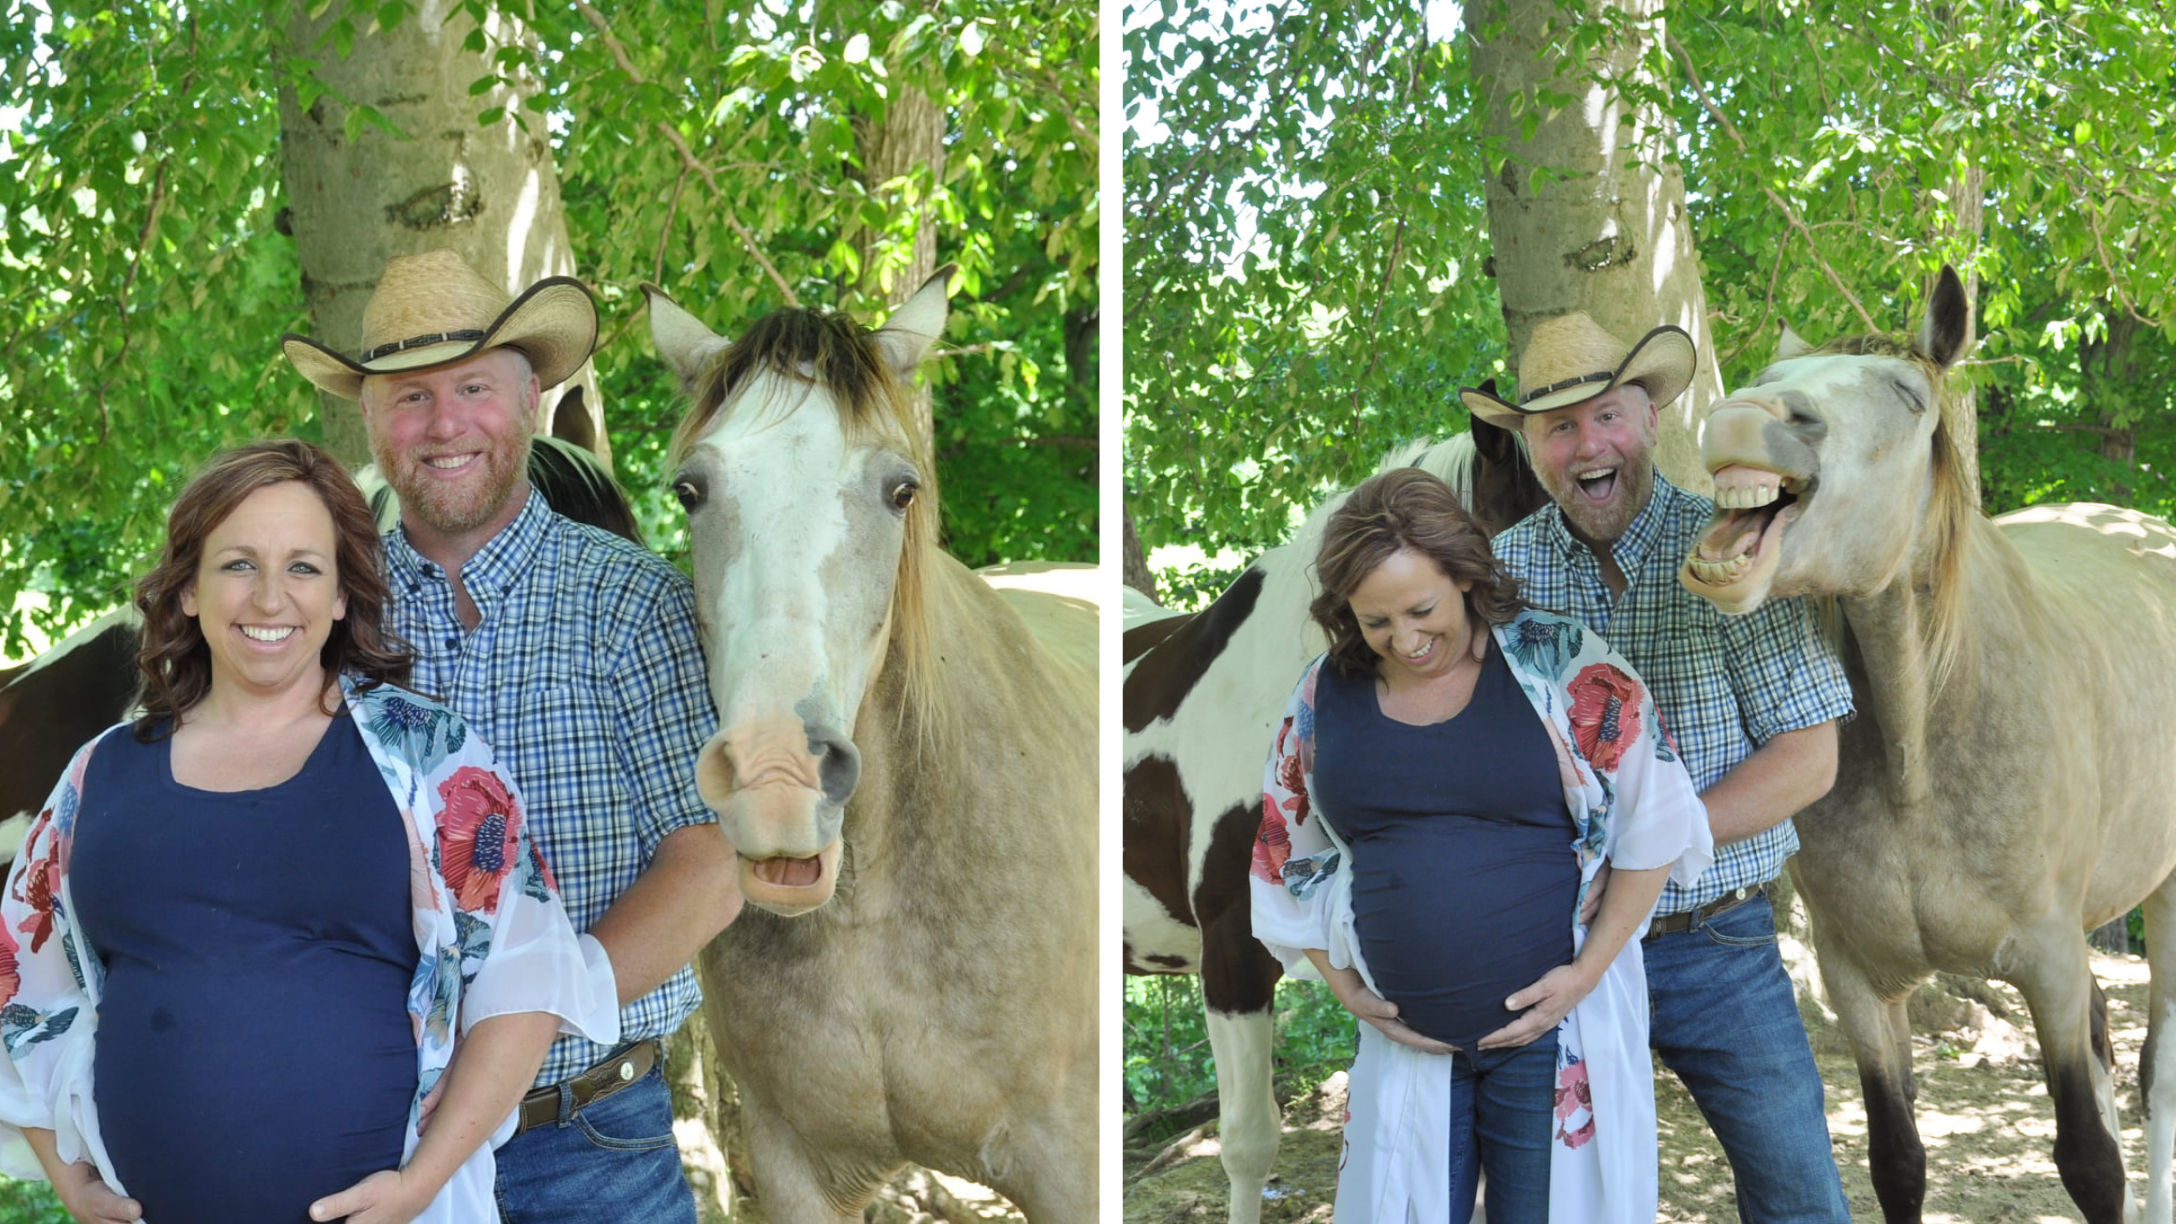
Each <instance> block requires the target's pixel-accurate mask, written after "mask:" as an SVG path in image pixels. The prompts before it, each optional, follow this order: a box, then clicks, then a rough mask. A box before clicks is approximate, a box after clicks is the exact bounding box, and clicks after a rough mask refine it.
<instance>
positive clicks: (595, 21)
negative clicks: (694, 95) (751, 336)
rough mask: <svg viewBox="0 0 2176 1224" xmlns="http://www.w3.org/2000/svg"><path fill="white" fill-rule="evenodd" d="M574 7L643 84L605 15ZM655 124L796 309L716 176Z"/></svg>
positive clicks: (670, 129) (581, 3)
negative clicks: (700, 178)
mask: <svg viewBox="0 0 2176 1224" xmlns="http://www.w3.org/2000/svg"><path fill="white" fill-rule="evenodd" d="M574 7H575V10H576V11H577V12H579V13H581V14H582V18H583V20H585V21H587V22H589V24H590V25H591V26H593V27H595V29H596V31H597V35H598V37H600V38H602V39H604V45H605V49H606V50H609V51H610V52H611V53H612V62H613V63H616V64H618V65H619V66H620V71H621V72H624V73H626V74H627V79H628V80H630V81H633V82H634V83H635V84H637V85H642V84H646V83H647V80H646V78H644V77H643V75H642V74H641V73H640V72H637V71H636V70H635V62H634V60H632V59H630V58H628V55H627V48H625V47H623V46H621V45H620V40H619V37H618V36H617V35H615V34H613V33H612V26H611V24H610V23H608V22H607V21H605V19H604V14H602V13H600V12H598V11H597V10H596V8H595V7H594V6H593V5H591V4H590V3H589V0H574ZM656 126H657V130H658V131H659V132H660V133H662V134H663V135H664V137H665V140H666V142H667V143H669V144H671V145H672V147H673V148H674V149H675V150H677V151H678V152H679V154H680V164H681V165H682V166H683V167H685V168H687V169H689V170H693V171H694V172H695V173H697V174H700V175H702V176H703V181H704V182H706V183H708V184H710V194H711V197H712V199H714V200H716V201H717V202H718V203H719V205H720V207H719V209H718V215H719V216H721V217H723V218H724V219H725V223H726V224H727V225H728V226H731V227H732V230H733V233H734V234H736V235H738V236H739V238H740V241H741V245H742V246H744V247H746V248H747V249H748V255H749V257H750V258H752V259H754V260H755V261H756V263H757V265H758V266H760V267H761V268H762V269H763V272H764V274H765V275H766V276H769V277H770V278H771V283H772V284H774V285H776V286H778V292H779V293H780V295H782V296H783V297H784V298H785V299H786V305H788V306H792V307H796V308H798V307H799V306H800V305H801V299H800V298H799V297H798V296H796V295H795V294H794V292H793V286H792V285H789V284H787V283H786V278H785V277H783V276H781V275H779V273H778V266H777V265H776V264H773V263H772V262H771V261H770V259H769V257H767V256H766V255H764V253H763V252H762V250H761V249H759V248H758V247H757V246H756V238H755V235H754V234H751V233H749V232H748V227H747V226H745V225H742V224H741V223H740V218H738V217H735V216H734V215H733V212H732V210H731V209H729V208H725V207H723V205H724V202H725V193H724V192H723V191H721V190H720V189H719V187H718V179H717V176H716V175H714V174H712V173H711V172H710V167H708V166H706V165H704V164H703V163H702V162H701V161H700V160H698V159H697V158H696V156H695V153H694V151H693V150H691V149H689V148H688V142H687V141H686V140H685V139H683V138H682V137H681V135H680V130H679V129H678V128H675V127H674V126H673V125H671V124H669V123H667V122H665V121H664V120H662V119H660V120H658V122H657V125H656Z"/></svg>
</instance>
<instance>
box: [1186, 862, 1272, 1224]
mask: <svg viewBox="0 0 2176 1224" xmlns="http://www.w3.org/2000/svg"><path fill="white" fill-rule="evenodd" d="M1205 925H1206V927H1207V930H1206V931H1205V932H1204V934H1203V938H1202V964H1201V994H1202V1002H1203V1003H1204V1004H1205V1005H1206V1007H1207V1009H1208V1027H1209V1050H1210V1054H1211V1056H1212V1057H1213V1058H1214V1059H1215V1060H1216V1092H1217V1142H1218V1146H1219V1148H1220V1149H1221V1157H1222V1159H1223V1162H1224V1176H1225V1178H1226V1179H1227V1180H1228V1181H1229V1182H1230V1183H1231V1203H1230V1224H1258V1222H1259V1221H1260V1220H1261V1218H1262V1187H1263V1186H1265V1185H1266V1184H1268V1182H1269V1169H1270V1166H1271V1165H1272V1164H1274V1163H1275V1162H1276V1160H1277V1139H1278V1133H1279V1130H1280V1129H1281V1126H1282V1123H1283V1116H1282V1115H1281V1114H1280V1113H1279V1111H1278V1109H1277V1097H1276V1095H1275V1093H1274V1092H1272V1091H1271V1071H1272V1066H1271V1060H1270V1039H1271V1036H1272V1033H1273V1031H1274V1024H1273V1021H1274V1019H1275V1016H1276V1001H1277V979H1278V978H1279V977H1280V976H1282V975H1283V970H1282V969H1281V968H1280V967H1279V966H1278V964H1277V960H1276V958H1275V957H1273V956H1271V955H1270V954H1269V950H1268V949H1267V948H1264V947H1263V946H1262V945H1261V944H1260V943H1258V942H1257V941H1256V940H1255V938H1254V932H1253V924H1252V923H1251V922H1249V921H1248V916H1247V911H1246V909H1245V907H1244V904H1243V903H1242V904H1241V905H1238V906H1234V907H1233V908H1231V909H1227V910H1226V911H1225V912H1224V913H1223V914H1221V915H1218V916H1217V918H1216V919H1215V920H1214V921H1212V922H1208V923H1206V924H1205Z"/></svg>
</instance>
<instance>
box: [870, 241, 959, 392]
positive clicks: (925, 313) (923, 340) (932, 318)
mask: <svg viewBox="0 0 2176 1224" xmlns="http://www.w3.org/2000/svg"><path fill="white" fill-rule="evenodd" d="M959 270H960V266H959V265H958V264H946V265H945V266H943V267H941V268H939V269H937V270H936V271H935V272H934V273H932V274H931V275H930V278H929V279H928V280H926V281H924V282H922V287H921V288H920V289H918V290H916V291H915V294H914V296H913V297H910V298H908V299H907V300H906V302H905V303H904V304H903V305H901V306H900V307H899V309H897V310H895V311H893V312H892V317H891V318H889V319H886V320H885V321H884V326H883V327H881V328H879V329H877V333H876V343H877V347H878V348H879V349H881V350H883V353H884V359H885V360H886V361H889V362H891V366H892V370H893V372H895V373H897V374H898V375H899V377H901V378H907V377H910V376H912V375H913V373H914V369H915V367H916V366H919V365H921V364H922V358H923V357H925V356H927V355H928V354H929V346H930V345H932V344H934V343H936V341H937V337H938V336H941V335H943V334H944V318H945V314H946V313H947V311H949V309H950V307H949V306H948V305H947V304H946V299H948V298H949V297H951V295H952V278H953V277H954V276H955V275H957V274H958V273H959Z"/></svg>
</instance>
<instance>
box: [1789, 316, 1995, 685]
mask: <svg viewBox="0 0 2176 1224" xmlns="http://www.w3.org/2000/svg"><path fill="white" fill-rule="evenodd" d="M1814 351H1815V352H1817V353H1831V354H1837V355H1841V356H1847V357H1893V358H1896V359H1897V360H1900V361H1909V362H1911V363H1912V364H1914V365H1916V366H1918V367H1919V368H1920V370H1921V371H1923V372H1924V373H1925V374H1926V376H1927V384H1928V385H1929V386H1931V387H1933V388H1934V389H1935V395H1936V398H1937V400H1938V402H1937V403H1936V405H1935V411H1936V412H1937V413H1939V414H1940V415H1939V416H1938V417H1937V418H1936V424H1935V427H1934V438H1933V442H1932V449H1933V453H1932V455H1931V456H1930V457H1929V463H1930V465H1931V476H1932V479H1933V482H1934V491H1933V496H1932V497H1931V498H1930V499H1929V501H1928V504H1927V523H1926V527H1925V530H1929V531H1932V532H1933V533H1934V541H1933V543H1934V570H1933V572H1932V573H1931V574H1929V575H1927V576H1926V584H1925V589H1926V592H1927V597H1928V607H1927V613H1926V616H1925V617H1924V618H1923V619H1922V621H1921V623H1922V624H1923V625H1924V626H1925V640H1924V641H1923V643H1922V645H1923V646H1924V647H1925V651H1926V654H1925V667H1926V679H1927V692H1928V694H1929V695H1930V696H1931V695H1933V694H1937V693H1940V692H1941V691H1942V689H1943V688H1944V686H1946V685H1947V684H1948V683H1949V682H1950V680H1951V679H1953V678H1957V677H1958V675H1959V665H1960V664H1962V663H1964V662H1966V659H1965V657H1964V646H1965V617H1964V611H1965V608H1964V573H1965V550H1966V549H1967V548H1969V547H1970V546H1971V542H1972V531H1971V526H1972V520H1973V519H1974V518H1976V517H1977V516H1978V515H1979V502H1978V500H1977V499H1976V498H1974V497H1973V496H1972V490H1971V489H1970V488H1969V487H1968V486H1967V485H1966V483H1965V463H1964V454H1963V452H1962V451H1960V450H1959V449H1958V447H1957V439H1956V435H1955V434H1954V433H1953V432H1952V426H1953V424H1954V421H1955V416H1954V411H1955V406H1956V400H1957V395H1956V392H1955V391H1954V390H1953V389H1952V388H1951V386H1950V384H1949V380H1948V378H1947V377H1945V375H1946V371H1944V369H1943V368H1942V367H1941V366H1939V365H1937V364H1935V363H1934V361H1933V360H1931V359H1930V358H1928V357H1927V355H1926V354H1924V353H1922V352H1920V351H1919V348H1918V345H1917V344H1916V342H1915V341H1914V339H1913V337H1911V336H1909V335H1905V334H1883V333H1871V334H1868V335H1862V336H1844V337H1842V338H1839V339H1836V340H1831V341H1829V342H1828V343H1827V344H1824V345H1822V346H1821V347H1820V348H1818V349H1816V350H1814ZM1968 678H1969V677H1967V679H1968Z"/></svg>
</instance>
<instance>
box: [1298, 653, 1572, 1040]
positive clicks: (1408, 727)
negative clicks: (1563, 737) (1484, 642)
mask: <svg viewBox="0 0 2176 1224" xmlns="http://www.w3.org/2000/svg"><path fill="white" fill-rule="evenodd" d="M1313 794H1314V798H1315V801H1316V809H1317V810H1318V811H1320V812H1321V813H1322V814H1323V818H1324V819H1325V820H1328V821H1329V822H1330V825H1331V827H1332V828H1334V829H1336V830H1337V833H1338V836H1340V837H1342V838H1344V839H1345V843H1346V845H1348V846H1350V847H1351V848H1352V873H1353V874H1352V910H1353V930H1354V933H1355V934H1356V935H1358V936H1359V938H1360V951H1361V954H1362V955H1363V956H1365V957H1366V958H1367V964H1368V969H1369V971H1370V972H1371V973H1373V974H1374V976H1375V984H1376V986H1377V987H1378V988H1379V989H1380V990H1381V992H1382V995H1383V997H1384V998H1386V999H1388V1000H1390V1001H1391V1002H1393V1003H1395V1004H1397V1005H1398V1016H1399V1018H1400V1019H1402V1020H1404V1021H1405V1022H1406V1023H1407V1024H1408V1025H1410V1026H1411V1027H1413V1028H1414V1029H1416V1030H1418V1031H1419V1032H1421V1033H1422V1034H1424V1035H1426V1036H1429V1037H1433V1038H1435V1039H1436V1040H1438V1041H1445V1042H1449V1043H1451V1044H1453V1045H1457V1046H1460V1047H1463V1048H1466V1049H1469V1050H1470V1049H1472V1048H1473V1047H1474V1044H1475V1043H1476V1042H1478V1041H1479V1040H1480V1039H1481V1038H1483V1037H1485V1036H1487V1035H1488V1034H1490V1033H1493V1032H1495V1031H1496V1030H1497V1029H1499V1028H1502V1027H1503V1026H1504V1025H1505V1024H1508V1023H1509V1022H1510V1021H1511V1020H1512V1018H1513V1017H1514V1015H1515V1014H1516V1013H1513V1012H1510V1011H1507V1010H1506V1009H1505V1008H1504V999H1505V998H1507V997H1508V996H1510V995H1511V994H1512V993H1513V992H1514V991H1517V990H1518V989H1520V988H1521V987H1525V986H1531V985H1533V984H1534V983H1535V982H1536V981H1538V980H1539V979H1540V978H1541V976H1542V974H1544V973H1547V972H1548V971H1549V970H1551V969H1554V968H1556V967H1557V966H1559V965H1568V964H1570V963H1571V959H1572V909H1573V907H1574V906H1575V905H1576V904H1577V902H1578V896H1579V862H1578V859H1577V857H1576V856H1575V855H1574V854H1573V852H1572V841H1573V839H1574V838H1575V837H1576V836H1577V830H1576V829H1575V828H1574V826H1573V824H1572V818H1571V813H1570V812H1569V811H1567V810H1566V809H1565V806H1564V786H1563V782H1562V780H1561V778H1560V777H1559V775H1558V770H1557V761H1556V752H1555V750H1554V749H1552V748H1551V747H1550V746H1549V736H1548V732H1546V731H1545V730H1543V729H1542V725H1541V716H1540V715H1538V714H1536V713H1535V712H1534V707H1533V703H1531V702H1529V701H1528V700H1527V699H1526V695H1525V694H1524V693H1523V692H1521V691H1520V689H1519V683H1518V680H1517V678H1516V677H1514V676H1513V675H1512V674H1511V668H1510V667H1509V666H1508V665H1507V664H1506V663H1505V662H1504V658H1503V652H1502V651H1501V650H1500V649H1498V648H1496V646H1495V644H1494V643H1493V642H1492V643H1491V644H1490V647H1489V652H1488V657H1487V658H1486V659H1484V660H1483V661H1482V664H1481V674H1480V677H1479V678H1478V679H1476V680H1475V681H1474V687H1473V697H1472V698H1471V700H1469V701H1468V702H1467V704H1466V708H1465V709H1463V710H1461V711H1459V712H1458V714H1457V715H1456V716H1454V717H1452V718H1450V719H1448V720H1446V721H1444V722H1439V723H1431V724H1429V725H1427V726H1414V725H1412V724H1410V723H1402V722H1399V721H1398V720H1396V719H1394V718H1391V717H1389V716H1388V715H1386V714H1384V713H1383V710H1382V705H1381V703H1380V702H1378V701H1377V700H1376V697H1375V677H1374V676H1372V675H1364V676H1353V675H1348V674H1347V673H1346V672H1345V671H1344V669H1342V668H1341V667H1339V666H1338V665H1337V663H1336V662H1335V661H1334V660H1333V661H1329V662H1326V663H1324V664H1323V667H1322V670H1321V672H1320V673H1319V674H1318V675H1317V677H1316V680H1315V767H1314V778H1313Z"/></svg>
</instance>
